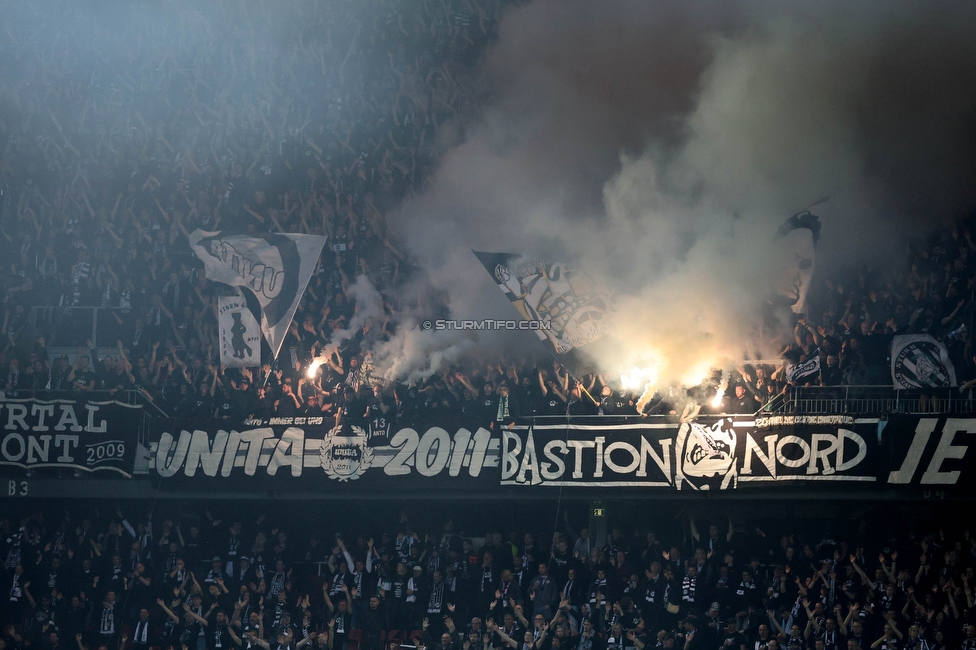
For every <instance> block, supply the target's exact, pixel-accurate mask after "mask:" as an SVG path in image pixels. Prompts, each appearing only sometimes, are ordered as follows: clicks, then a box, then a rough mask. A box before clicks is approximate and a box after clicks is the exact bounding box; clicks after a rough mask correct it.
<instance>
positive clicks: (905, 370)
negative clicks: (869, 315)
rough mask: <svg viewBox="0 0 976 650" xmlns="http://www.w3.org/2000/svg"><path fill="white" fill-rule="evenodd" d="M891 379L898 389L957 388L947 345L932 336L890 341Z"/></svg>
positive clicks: (954, 370)
mask: <svg viewBox="0 0 976 650" xmlns="http://www.w3.org/2000/svg"><path fill="white" fill-rule="evenodd" d="M891 379H892V381H893V382H894V384H895V388H948V387H950V386H955V385H956V369H955V368H954V367H953V365H952V361H950V360H949V352H948V351H947V350H946V347H945V345H943V344H942V343H939V342H938V341H936V340H935V339H934V338H932V337H931V336H928V335H927V334H915V335H912V336H896V337H894V339H892V341H891Z"/></svg>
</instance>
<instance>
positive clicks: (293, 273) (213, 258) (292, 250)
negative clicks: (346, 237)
mask: <svg viewBox="0 0 976 650" xmlns="http://www.w3.org/2000/svg"><path fill="white" fill-rule="evenodd" d="M325 241H326V238H325V237H321V236H319V235H292V234H266V235H258V236H257V237H249V236H247V235H235V234H230V233H223V232H203V231H200V230H194V231H193V232H192V233H190V247H191V248H192V249H193V252H194V253H195V254H196V256H197V257H199V258H200V259H201V260H203V265H204V267H205V268H206V272H207V278H209V279H210V280H213V281H215V282H223V283H224V284H229V285H231V286H234V287H244V288H246V289H249V290H250V291H251V292H252V293H253V294H254V296H255V297H256V298H257V299H258V302H259V303H260V304H261V333H262V334H264V338H265V339H267V341H268V345H270V346H271V351H272V352H273V353H274V355H275V356H278V350H279V349H280V348H281V343H282V341H284V339H285V334H286V333H287V332H288V326H289V325H290V324H291V320H292V318H294V317H295V311H296V310H297V309H298V303H299V301H300V300H301V298H302V294H304V293H305V287H307V286H308V281H309V280H310V279H311V277H312V272H313V271H314V270H315V263H316V262H317V261H318V258H319V253H321V252H322V247H323V246H325Z"/></svg>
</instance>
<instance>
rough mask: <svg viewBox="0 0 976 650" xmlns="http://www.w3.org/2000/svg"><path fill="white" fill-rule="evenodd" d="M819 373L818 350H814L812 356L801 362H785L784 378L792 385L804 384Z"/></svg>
mask: <svg viewBox="0 0 976 650" xmlns="http://www.w3.org/2000/svg"><path fill="white" fill-rule="evenodd" d="M819 374H820V350H814V353H813V356H812V357H810V358H809V359H807V360H806V361H804V362H803V363H797V364H793V363H787V364H786V380H787V381H788V382H789V383H791V384H794V385H798V384H804V383H806V382H807V381H810V379H808V378H811V379H815V378H816V377H817V375H819Z"/></svg>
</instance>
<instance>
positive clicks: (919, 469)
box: [882, 415, 976, 493]
mask: <svg viewBox="0 0 976 650" xmlns="http://www.w3.org/2000/svg"><path fill="white" fill-rule="evenodd" d="M882 440H883V441H884V446H885V448H886V454H887V456H888V464H889V469H890V471H889V472H888V473H887V481H886V482H887V484H888V485H889V486H892V487H899V486H901V487H904V486H914V487H922V488H925V489H942V488H965V489H966V490H967V492H969V493H971V492H970V490H971V489H972V488H973V487H974V486H976V468H974V461H976V451H973V448H974V447H976V418H973V417H968V418H963V417H959V418H957V417H945V416H943V417H939V416H931V417H925V416H918V415H892V416H889V418H888V423H887V425H886V426H885V428H884V433H883V435H882Z"/></svg>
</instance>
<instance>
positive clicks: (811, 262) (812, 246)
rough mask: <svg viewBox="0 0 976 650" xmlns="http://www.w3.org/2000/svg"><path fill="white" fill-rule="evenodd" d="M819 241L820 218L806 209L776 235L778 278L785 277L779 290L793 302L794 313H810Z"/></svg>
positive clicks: (791, 307) (791, 218)
mask: <svg viewBox="0 0 976 650" xmlns="http://www.w3.org/2000/svg"><path fill="white" fill-rule="evenodd" d="M818 203H819V201H818ZM819 241H820V217H818V216H817V215H815V214H811V213H810V212H809V211H806V210H805V211H803V212H800V213H798V214H794V215H793V216H792V217H790V218H789V219H787V220H786V221H785V222H784V223H783V225H782V226H780V228H779V230H778V231H777V232H776V254H777V264H776V266H777V267H778V268H779V273H778V277H780V278H782V281H781V283H780V284H779V286H777V291H778V293H779V294H781V295H782V296H784V297H785V299H786V300H787V301H788V302H789V304H790V309H791V310H792V311H793V313H794V314H802V313H804V312H805V311H806V308H807V293H808V292H809V291H810V283H811V281H812V280H813V272H814V270H815V269H816V265H817V243H818V242H819Z"/></svg>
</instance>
